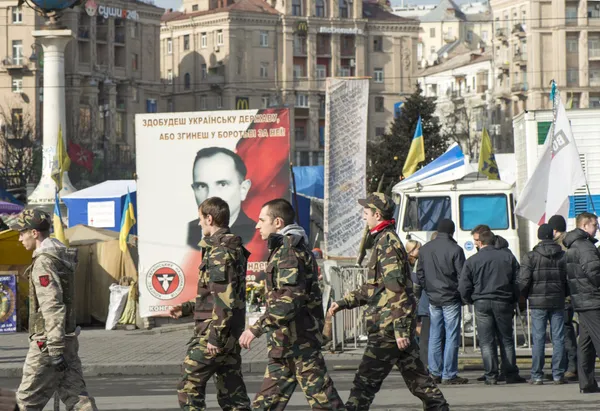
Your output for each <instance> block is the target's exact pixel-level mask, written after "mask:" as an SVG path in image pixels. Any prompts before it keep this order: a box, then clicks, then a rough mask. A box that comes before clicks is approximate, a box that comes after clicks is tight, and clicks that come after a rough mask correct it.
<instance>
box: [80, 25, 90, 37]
mask: <svg viewBox="0 0 600 411" xmlns="http://www.w3.org/2000/svg"><path fill="white" fill-rule="evenodd" d="M77 38H78V39H79V40H89V39H90V28H89V27H79V28H78V29H77Z"/></svg>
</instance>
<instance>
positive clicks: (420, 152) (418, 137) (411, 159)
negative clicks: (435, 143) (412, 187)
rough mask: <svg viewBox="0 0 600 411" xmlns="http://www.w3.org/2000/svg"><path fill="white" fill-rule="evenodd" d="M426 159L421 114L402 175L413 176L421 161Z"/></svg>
mask: <svg viewBox="0 0 600 411" xmlns="http://www.w3.org/2000/svg"><path fill="white" fill-rule="evenodd" d="M423 161H425V142H424V140H423V125H422V124H421V116H419V121H418V122H417V128H416V129H415V135H414V136H413V139H412V143H410V150H408V155H407V156H406V161H405V162H404V168H403V169H402V175H404V177H408V176H411V175H413V174H414V173H415V171H417V167H418V165H419V163H421V162H423Z"/></svg>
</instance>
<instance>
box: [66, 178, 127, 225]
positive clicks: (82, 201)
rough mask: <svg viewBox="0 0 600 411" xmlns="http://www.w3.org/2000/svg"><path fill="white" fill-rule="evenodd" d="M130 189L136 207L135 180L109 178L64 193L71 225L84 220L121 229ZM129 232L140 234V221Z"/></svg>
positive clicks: (83, 222) (84, 221)
mask: <svg viewBox="0 0 600 411" xmlns="http://www.w3.org/2000/svg"><path fill="white" fill-rule="evenodd" d="M128 191H129V193H130V195H131V202H132V203H133V209H134V210H136V204H137V201H136V184H135V180H109V181H105V182H103V183H100V184H97V185H95V186H92V187H89V188H86V189H84V190H80V191H76V192H75V193H73V194H69V195H66V196H64V197H62V200H63V201H64V203H65V204H66V205H67V209H68V220H69V222H68V226H69V227H74V226H76V225H78V224H83V225H88V226H91V227H96V228H105V229H107V230H112V231H119V230H120V229H121V216H122V215H123V207H124V206H125V197H126V196H127V192H128ZM135 214H136V215H137V211H136V213H135ZM130 234H137V224H136V225H134V226H133V228H132V229H131V232H130Z"/></svg>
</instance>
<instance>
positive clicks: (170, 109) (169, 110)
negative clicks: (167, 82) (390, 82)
mask: <svg viewBox="0 0 600 411" xmlns="http://www.w3.org/2000/svg"><path fill="white" fill-rule="evenodd" d="M173 111H175V105H174V104H173V100H171V99H169V100H167V113H172V112H173Z"/></svg>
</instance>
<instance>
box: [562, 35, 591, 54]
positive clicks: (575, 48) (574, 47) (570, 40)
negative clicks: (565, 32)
mask: <svg viewBox="0 0 600 411" xmlns="http://www.w3.org/2000/svg"><path fill="white" fill-rule="evenodd" d="M590 44H591V43H588V47H590V46H589V45H590ZM590 48H591V47H590ZM578 52H579V40H578V39H577V38H576V37H569V36H567V53H578ZM590 57H592V56H590Z"/></svg>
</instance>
